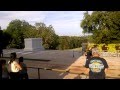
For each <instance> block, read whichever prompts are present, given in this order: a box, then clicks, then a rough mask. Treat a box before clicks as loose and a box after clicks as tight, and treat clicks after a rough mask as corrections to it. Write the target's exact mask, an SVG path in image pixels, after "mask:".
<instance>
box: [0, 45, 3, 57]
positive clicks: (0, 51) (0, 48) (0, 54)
mask: <svg viewBox="0 0 120 90" xmlns="http://www.w3.org/2000/svg"><path fill="white" fill-rule="evenodd" d="M2 52H3V51H2V46H1V44H0V58H1V57H2Z"/></svg>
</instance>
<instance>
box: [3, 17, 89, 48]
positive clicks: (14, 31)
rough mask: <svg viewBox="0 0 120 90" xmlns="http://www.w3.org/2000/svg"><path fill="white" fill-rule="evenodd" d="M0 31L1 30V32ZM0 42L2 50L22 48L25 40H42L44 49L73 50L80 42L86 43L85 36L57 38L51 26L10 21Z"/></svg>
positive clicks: (16, 20)
mask: <svg viewBox="0 0 120 90" xmlns="http://www.w3.org/2000/svg"><path fill="white" fill-rule="evenodd" d="M1 31H2V30H1ZM2 32H3V34H2V35H3V36H2V38H1V39H4V40H1V41H3V43H4V45H3V46H4V48H6V47H7V48H18V49H23V48H24V39H25V38H42V40H43V46H44V48H45V49H54V50H55V49H60V50H64V49H73V48H79V47H81V44H82V42H87V41H88V37H86V36H81V37H77V36H71V37H70V36H58V35H57V34H56V33H55V30H54V28H53V26H52V25H49V26H46V24H45V23H42V22H36V23H35V25H30V24H29V23H28V22H26V21H25V20H19V19H15V20H12V21H11V22H10V23H9V25H8V27H7V28H6V29H5V30H3V31H2Z"/></svg>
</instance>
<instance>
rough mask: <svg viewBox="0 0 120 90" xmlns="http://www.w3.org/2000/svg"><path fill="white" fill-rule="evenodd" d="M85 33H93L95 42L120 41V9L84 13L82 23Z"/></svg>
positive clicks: (108, 42)
mask: <svg viewBox="0 0 120 90" xmlns="http://www.w3.org/2000/svg"><path fill="white" fill-rule="evenodd" d="M80 26H81V27H82V28H83V33H91V34H92V38H93V39H90V40H91V41H92V42H93V43H96V44H100V43H106V44H110V43H119V42H120V11H94V12H93V13H92V14H91V15H90V14H89V13H88V12H85V13H84V19H83V20H82V22H81V25H80Z"/></svg>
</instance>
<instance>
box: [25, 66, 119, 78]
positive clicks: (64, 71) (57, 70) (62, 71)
mask: <svg viewBox="0 0 120 90" xmlns="http://www.w3.org/2000/svg"><path fill="white" fill-rule="evenodd" d="M27 68H32V69H37V71H38V79H41V76H40V70H49V71H56V72H61V73H69V74H77V75H78V79H82V77H81V75H85V76H86V77H85V78H84V79H89V78H88V77H89V75H88V74H85V73H75V72H70V69H68V70H60V69H51V68H38V67H27ZM119 76H120V75H119ZM106 79H120V77H114V76H106Z"/></svg>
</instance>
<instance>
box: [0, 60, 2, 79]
mask: <svg viewBox="0 0 120 90" xmlns="http://www.w3.org/2000/svg"><path fill="white" fill-rule="evenodd" d="M0 79H2V62H1V60H0Z"/></svg>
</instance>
